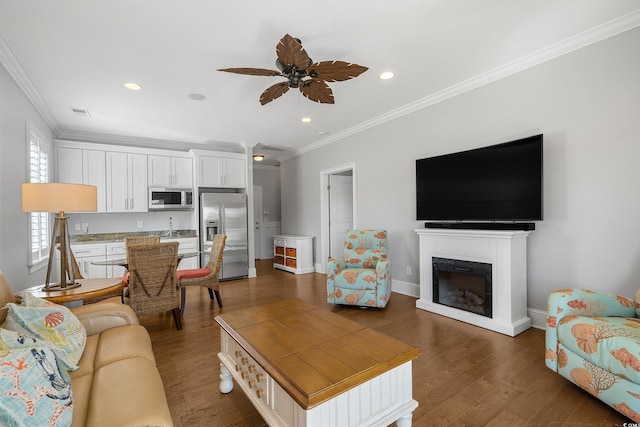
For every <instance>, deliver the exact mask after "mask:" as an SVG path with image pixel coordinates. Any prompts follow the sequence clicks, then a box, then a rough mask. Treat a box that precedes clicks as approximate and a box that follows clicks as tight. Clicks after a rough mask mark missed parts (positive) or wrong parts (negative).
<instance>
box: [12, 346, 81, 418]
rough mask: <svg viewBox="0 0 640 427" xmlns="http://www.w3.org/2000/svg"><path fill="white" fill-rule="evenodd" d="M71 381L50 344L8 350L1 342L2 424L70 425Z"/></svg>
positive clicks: (71, 409) (71, 407)
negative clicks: (49, 346)
mask: <svg viewBox="0 0 640 427" xmlns="http://www.w3.org/2000/svg"><path fill="white" fill-rule="evenodd" d="M72 411H73V404H72V397H71V381H70V380H69V376H68V374H67V372H66V370H65V369H60V368H59V367H58V364H57V362H56V355H55V353H54V352H53V350H51V349H50V348H48V347H31V348H27V347H25V348H18V349H7V348H6V345H3V343H2V342H1V341H0V420H1V421H2V425H3V426H7V427H13V426H20V427H23V426H24V427H29V426H47V425H48V426H51V425H55V426H70V425H71V420H72V417H73V413H72Z"/></svg>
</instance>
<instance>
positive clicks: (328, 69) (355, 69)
mask: <svg viewBox="0 0 640 427" xmlns="http://www.w3.org/2000/svg"><path fill="white" fill-rule="evenodd" d="M368 69H369V68H367V67H363V66H362V65H358V64H350V63H348V62H344V61H322V62H316V63H315V64H312V65H311V66H310V67H309V68H308V69H307V73H308V74H309V76H311V77H312V78H314V79H321V80H326V81H328V82H341V81H344V80H349V79H353V78H355V77H358V76H359V75H360V74H362V73H364V72H365V71H367V70H368Z"/></svg>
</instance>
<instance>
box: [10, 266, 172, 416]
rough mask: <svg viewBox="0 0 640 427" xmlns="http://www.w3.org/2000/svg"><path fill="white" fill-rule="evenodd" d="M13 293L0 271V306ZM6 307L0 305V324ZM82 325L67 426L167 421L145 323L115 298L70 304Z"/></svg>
mask: <svg viewBox="0 0 640 427" xmlns="http://www.w3.org/2000/svg"><path fill="white" fill-rule="evenodd" d="M13 301H14V296H13V292H12V290H11V288H10V287H9V284H8V283H7V280H6V278H5V276H4V274H2V272H0V307H4V305H5V304H6V303H8V302H13ZM6 311H7V310H6V309H2V310H0V327H4V324H5V318H6ZM72 311H73V313H74V314H75V315H76V316H77V317H78V318H79V319H80V321H81V322H82V323H83V325H84V326H85V328H86V330H87V344H86V346H85V350H84V353H83V354H82V358H81V359H80V362H79V363H78V365H79V369H78V370H76V371H74V372H71V373H70V375H71V389H72V396H73V424H72V425H73V426H108V427H112V426H172V425H173V422H172V420H171V414H170V413H169V407H168V405H167V399H166V396H165V394H164V388H163V386H162V380H161V378H160V373H159V372H158V369H157V368H156V361H155V357H154V355H153V351H152V348H151V339H150V338H149V334H148V333H147V331H146V329H144V328H143V327H142V326H140V324H139V322H138V318H137V317H136V315H135V313H134V312H133V310H132V309H131V308H130V307H129V306H127V305H124V304H120V303H116V302H101V303H97V304H89V305H84V306H80V307H75V308H73V309H72Z"/></svg>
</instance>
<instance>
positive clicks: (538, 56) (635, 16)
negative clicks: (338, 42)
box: [278, 9, 640, 162]
mask: <svg viewBox="0 0 640 427" xmlns="http://www.w3.org/2000/svg"><path fill="white" fill-rule="evenodd" d="M638 26H640V9H638V10H635V11H633V12H631V13H628V14H626V15H623V16H621V17H619V18H616V19H613V20H611V21H609V22H606V23H604V24H602V25H599V26H597V27H594V28H591V29H590V30H587V31H584V32H582V33H579V34H576V35H575V36H572V37H569V38H567V39H565V40H562V41H560V42H558V43H554V44H552V45H550V46H547V47H545V48H542V49H539V50H537V51H534V52H532V53H530V54H528V55H525V56H523V57H521V58H519V59H516V60H514V61H511V62H508V63H506V64H504V65H501V66H500V67H497V68H494V69H493V70H490V71H487V72H485V73H482V74H479V75H477V76H475V77H473V78H471V79H468V80H465V81H462V82H460V83H457V84H455V85H453V86H450V87H448V88H446V89H443V90H441V91H438V92H436V93H434V94H431V95H429V96H426V97H424V98H421V99H418V100H417V101H414V102H411V103H409V104H406V105H403V106H402V107H399V108H396V109H394V110H391V111H389V112H387V113H384V114H381V115H379V116H377V117H374V118H373V119H370V120H367V121H364V122H362V123H359V124H357V125H355V126H352V127H350V128H348V129H345V130H343V131H340V132H337V133H335V134H333V135H331V136H329V137H327V138H323V139H321V140H320V141H317V142H314V143H312V144H309V145H306V146H304V147H301V148H298V149H292V150H288V151H286V152H284V153H282V154H281V155H280V156H278V160H279V161H281V162H282V161H285V160H288V159H291V158H294V157H297V156H300V155H302V154H304V153H308V152H310V151H314V150H317V149H319V148H322V147H324V146H325V145H329V144H332V143H334V142H337V141H340V140H342V139H345V138H347V137H350V136H352V135H355V134H358V133H360V132H364V131H365V130H368V129H371V128H374V127H376V126H379V125H381V124H383V123H386V122H389V121H391V120H395V119H397V118H400V117H403V116H406V115H408V114H411V113H414V112H416V111H419V110H422V109H424V108H427V107H430V106H432V105H435V104H438V103H440V102H442V101H446V100H447V99H450V98H453V97H455V96H458V95H462V94H464V93H467V92H470V91H472V90H474V89H477V88H480V87H482V86H485V85H488V84H490V83H493V82H495V81H497V80H500V79H503V78H505V77H509V76H511V75H513V74H516V73H519V72H520V71H524V70H527V69H529V68H532V67H535V66H536V65H539V64H542V63H544V62H547V61H551V60H552V59H555V58H558V57H560V56H563V55H566V54H568V53H571V52H573V51H576V50H578V49H581V48H583V47H586V46H589V45H592V44H594V43H597V42H600V41H602V40H605V39H608V38H610V37H613V36H616V35H618V34H621V33H624V32H625V31H629V30H631V29H634V28H636V27H638Z"/></svg>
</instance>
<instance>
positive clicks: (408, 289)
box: [315, 264, 547, 330]
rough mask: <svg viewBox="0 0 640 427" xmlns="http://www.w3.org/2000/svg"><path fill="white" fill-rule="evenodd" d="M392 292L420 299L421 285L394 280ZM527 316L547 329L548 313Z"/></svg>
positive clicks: (534, 311)
mask: <svg viewBox="0 0 640 427" xmlns="http://www.w3.org/2000/svg"><path fill="white" fill-rule="evenodd" d="M315 268H316V272H321V271H322V270H321V268H322V265H321V264H316V265H315ZM391 291H392V292H396V293H398V294H402V295H407V296H410V297H414V298H420V285H419V284H418V283H410V282H405V281H403V280H395V279H392V282H391ZM527 314H528V315H529V318H530V319H531V327H533V328H536V329H543V330H544V329H546V327H547V312H546V311H543V310H538V309H535V308H528V309H527Z"/></svg>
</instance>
